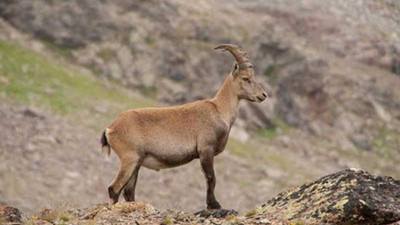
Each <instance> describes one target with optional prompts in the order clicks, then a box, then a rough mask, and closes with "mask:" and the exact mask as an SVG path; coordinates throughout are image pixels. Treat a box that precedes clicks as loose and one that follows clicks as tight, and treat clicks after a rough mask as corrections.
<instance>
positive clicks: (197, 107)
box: [101, 44, 267, 209]
mask: <svg viewBox="0 0 400 225" xmlns="http://www.w3.org/2000/svg"><path fill="white" fill-rule="evenodd" d="M216 49H224V50H228V51H229V52H231V53H232V55H233V56H234V57H235V59H236V62H235V64H234V67H233V70H232V71H231V73H230V74H229V75H228V76H227V77H226V79H225V82H224V84H223V85H222V87H221V88H220V89H219V91H218V93H217V94H216V96H215V97H214V98H212V99H207V100H201V101H196V102H192V103H188V104H184V105H180V106H174V107H165V108H141V109H132V110H128V111H126V112H124V113H122V114H121V115H120V116H119V117H118V118H117V119H116V120H115V121H114V122H113V123H112V124H111V125H110V126H108V127H107V128H106V129H105V131H104V132H103V135H102V138H101V143H102V147H103V149H104V150H106V151H107V152H108V153H110V148H111V149H113V150H114V152H115V153H116V154H117V155H118V156H119V158H120V161H121V166H120V170H119V173H118V175H117V176H116V177H115V179H114V181H113V182H112V183H111V185H110V186H109V188H108V191H109V196H110V203H111V204H114V203H116V202H117V201H118V198H119V195H120V193H121V191H122V190H124V197H125V200H126V201H134V200H135V186H136V181H137V177H138V172H139V169H140V167H141V166H144V167H146V168H149V169H153V170H160V169H165V168H171V167H176V166H180V165H183V164H186V163H188V162H190V161H192V160H193V159H196V158H199V159H200V164H201V167H202V169H203V172H204V174H205V178H206V180H207V208H209V209H218V208H221V206H220V204H219V203H218V201H217V200H216V198H215V195H214V188H215V184H216V179H215V174H214V156H216V155H218V154H219V153H221V152H222V151H223V150H224V148H225V145H226V143H227V141H228V137H229V132H230V129H231V127H232V125H233V123H234V122H235V119H236V115H237V111H238V105H239V101H240V100H241V99H247V100H249V101H253V102H262V101H264V100H265V99H266V97H267V94H266V93H265V92H264V90H263V89H262V88H261V86H260V85H259V84H258V83H257V82H256V81H255V79H254V71H253V66H252V64H251V63H250V62H249V58H248V55H247V54H246V53H245V52H243V51H241V50H240V49H239V48H238V47H237V46H234V45H228V44H224V45H220V46H218V47H216Z"/></svg>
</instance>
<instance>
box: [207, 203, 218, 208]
mask: <svg viewBox="0 0 400 225" xmlns="http://www.w3.org/2000/svg"><path fill="white" fill-rule="evenodd" d="M220 208H221V205H220V204H219V203H218V202H213V203H210V204H208V205H207V209H220Z"/></svg>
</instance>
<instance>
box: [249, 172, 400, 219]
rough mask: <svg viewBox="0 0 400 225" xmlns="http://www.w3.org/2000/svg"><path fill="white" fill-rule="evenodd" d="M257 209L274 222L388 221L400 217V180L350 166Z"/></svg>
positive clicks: (259, 213)
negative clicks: (350, 167) (375, 174)
mask: <svg viewBox="0 0 400 225" xmlns="http://www.w3.org/2000/svg"><path fill="white" fill-rule="evenodd" d="M256 211H257V212H258V213H257V215H258V216H259V215H264V216H265V217H267V218H269V219H270V220H271V221H282V220H285V221H296V220H301V221H304V222H305V223H307V224H321V223H327V224H387V223H391V222H396V221H398V220H400V181H398V180H395V179H393V178H391V177H381V176H377V177H375V176H373V175H371V174H369V173H367V172H364V171H362V170H354V169H347V170H343V171H340V172H337V173H334V174H331V175H328V176H325V177H322V178H320V179H319V180H317V181H315V182H310V183H306V184H304V185H302V186H298V187H295V188H293V189H292V190H289V191H286V192H283V193H281V194H279V195H278V196H276V197H275V198H273V199H271V200H269V201H268V202H267V203H266V204H264V205H262V206H261V207H259V208H257V210H256Z"/></svg>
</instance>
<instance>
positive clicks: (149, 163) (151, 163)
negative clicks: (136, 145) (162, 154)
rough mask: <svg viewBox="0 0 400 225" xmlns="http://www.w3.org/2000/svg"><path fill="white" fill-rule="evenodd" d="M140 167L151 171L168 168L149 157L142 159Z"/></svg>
mask: <svg viewBox="0 0 400 225" xmlns="http://www.w3.org/2000/svg"><path fill="white" fill-rule="evenodd" d="M142 165H143V166H144V167H146V168H148V169H152V170H155V171H159V170H160V169H165V168H168V165H166V164H165V163H163V162H161V161H159V160H158V159H156V158H154V157H153V156H150V155H149V156H146V157H145V158H144V160H143V163H142Z"/></svg>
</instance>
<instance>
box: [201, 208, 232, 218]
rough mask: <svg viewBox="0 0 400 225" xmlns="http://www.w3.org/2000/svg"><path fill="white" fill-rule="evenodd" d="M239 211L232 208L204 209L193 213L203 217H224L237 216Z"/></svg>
mask: <svg viewBox="0 0 400 225" xmlns="http://www.w3.org/2000/svg"><path fill="white" fill-rule="evenodd" d="M238 214H239V213H238V212H237V211H235V210H233V209H205V210H201V211H198V212H196V213H195V214H194V215H196V216H199V217H204V218H209V217H214V218H225V217H227V216H228V215H232V216H237V215H238Z"/></svg>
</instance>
